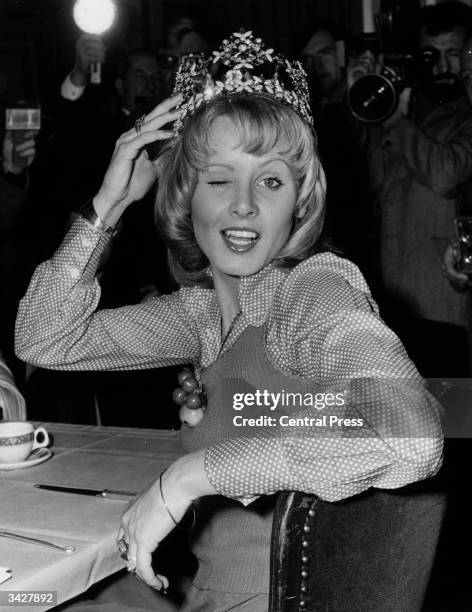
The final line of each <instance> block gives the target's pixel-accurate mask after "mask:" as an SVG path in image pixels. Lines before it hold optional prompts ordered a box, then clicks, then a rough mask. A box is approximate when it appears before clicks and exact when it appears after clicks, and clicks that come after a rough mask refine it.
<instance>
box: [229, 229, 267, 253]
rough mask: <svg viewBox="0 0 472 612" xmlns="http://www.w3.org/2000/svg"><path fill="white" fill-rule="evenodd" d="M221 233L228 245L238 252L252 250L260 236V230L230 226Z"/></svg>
mask: <svg viewBox="0 0 472 612" xmlns="http://www.w3.org/2000/svg"><path fill="white" fill-rule="evenodd" d="M220 233H221V235H222V237H223V240H224V241H225V244H226V246H227V247H228V248H229V249H230V250H231V251H234V252H236V253H245V252H246V251H249V250H251V249H252V248H253V247H254V246H255V245H256V243H257V241H258V240H259V238H260V234H259V233H258V232H256V231H254V230H252V229H246V228H228V229H225V230H222V231H221V232H220Z"/></svg>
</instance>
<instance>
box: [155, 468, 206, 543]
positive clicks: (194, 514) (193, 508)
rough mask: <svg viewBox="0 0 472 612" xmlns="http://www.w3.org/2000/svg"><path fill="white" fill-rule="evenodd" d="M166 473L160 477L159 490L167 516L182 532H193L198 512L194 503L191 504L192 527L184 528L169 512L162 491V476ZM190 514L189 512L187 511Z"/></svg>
mask: <svg viewBox="0 0 472 612" xmlns="http://www.w3.org/2000/svg"><path fill="white" fill-rule="evenodd" d="M165 472H166V470H164V471H163V472H161V474H160V476H159V490H160V492H161V499H162V503H163V504H164V508H165V509H166V510H167V514H168V515H169V516H170V518H171V519H172V522H173V523H174V525H175V526H176V527H178V528H179V529H181V530H182V531H192V529H193V528H194V527H195V523H196V521H197V510H196V508H195V506H194V505H193V502H192V503H191V504H190V507H191V508H192V513H193V514H192V524H191V525H190V527H185V526H182V525H181V524H180V523H181V521H180V522H177V521H176V520H175V518H174V517H173V515H172V512H171V511H170V510H169V508H168V506H167V504H166V500H165V499H164V493H163V491H162V476H163V475H164V473H165ZM187 512H188V510H187Z"/></svg>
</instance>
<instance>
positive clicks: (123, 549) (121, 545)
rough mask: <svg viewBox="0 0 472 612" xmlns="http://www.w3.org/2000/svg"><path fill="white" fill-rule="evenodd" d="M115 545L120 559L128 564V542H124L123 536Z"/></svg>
mask: <svg viewBox="0 0 472 612" xmlns="http://www.w3.org/2000/svg"><path fill="white" fill-rule="evenodd" d="M116 544H117V546H118V552H119V553H120V557H121V558H122V559H123V561H126V562H128V542H127V541H126V540H125V538H124V536H122V537H121V538H120V539H119V540H118V542H117V543H116Z"/></svg>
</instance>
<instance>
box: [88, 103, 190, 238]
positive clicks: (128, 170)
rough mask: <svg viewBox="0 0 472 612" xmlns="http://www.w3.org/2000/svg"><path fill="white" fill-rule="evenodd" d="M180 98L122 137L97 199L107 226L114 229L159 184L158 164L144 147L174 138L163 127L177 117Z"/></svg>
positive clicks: (97, 211)
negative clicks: (154, 185) (153, 186)
mask: <svg viewBox="0 0 472 612" xmlns="http://www.w3.org/2000/svg"><path fill="white" fill-rule="evenodd" d="M180 98H181V96H180V95H177V96H173V97H172V98H168V99H167V100H164V102H162V103H161V104H159V105H158V106H156V108H155V109H153V110H152V111H151V112H150V113H149V114H148V115H146V116H145V117H144V121H143V122H141V124H140V125H141V127H140V128H139V130H138V129H137V127H133V128H132V129H131V130H128V131H127V132H125V133H124V134H122V135H121V136H120V137H119V138H118V140H117V142H116V145H115V150H114V151H113V155H112V158H111V162H110V164H109V166H108V169H107V171H106V174H105V177H104V179H103V182H102V185H101V187H100V189H99V191H98V193H97V195H96V196H95V198H94V200H93V204H94V208H95V211H96V213H97V214H98V216H99V217H100V218H101V219H102V220H103V221H104V222H105V223H106V224H107V225H110V226H112V227H113V226H114V225H115V224H116V223H117V221H118V219H119V218H120V216H121V215H122V214H123V212H124V211H125V209H126V208H127V207H128V206H129V205H130V204H131V203H132V202H135V201H136V200H140V199H141V198H143V197H144V196H145V195H146V193H147V192H148V191H149V189H150V188H151V187H152V185H153V184H154V182H155V181H156V179H157V164H156V162H155V161H151V160H150V159H149V157H148V155H147V153H146V150H145V148H144V147H145V146H146V145H148V144H150V143H152V142H155V141H157V140H169V139H170V138H172V137H173V136H174V132H173V131H172V130H163V129H162V127H163V126H165V125H166V124H167V123H170V122H172V121H174V120H175V119H176V118H177V116H178V113H177V112H176V111H175V107H176V106H177V104H178V103H179V102H180ZM138 121H139V120H138ZM137 124H138V122H137Z"/></svg>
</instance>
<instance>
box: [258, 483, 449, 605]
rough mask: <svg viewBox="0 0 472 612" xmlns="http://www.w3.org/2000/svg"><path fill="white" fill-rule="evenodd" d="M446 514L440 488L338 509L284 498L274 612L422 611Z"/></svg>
mask: <svg viewBox="0 0 472 612" xmlns="http://www.w3.org/2000/svg"><path fill="white" fill-rule="evenodd" d="M445 506H446V502H445V494H444V493H442V492H439V491H438V490H435V489H434V480H432V481H425V482H423V483H419V484H415V485H410V486H408V487H404V488H402V489H398V490H389V491H386V490H374V489H371V490H370V491H368V492H367V493H364V494H362V495H358V496H356V497H353V498H350V499H348V500H345V501H342V502H334V503H329V502H324V501H321V500H320V499H318V498H317V497H316V496H314V495H307V494H305V493H300V492H283V493H280V494H279V497H278V500H277V504H276V509H275V514H274V522H273V528H272V544H271V586H270V604H269V610H270V612H295V611H296V612H299V611H310V612H353V611H355V612H387V611H388V612H416V611H419V610H421V606H422V602H423V599H424V596H425V592H426V589H427V586H428V580H429V576H430V572H431V568H432V565H433V561H434V556H435V551H436V545H437V541H438V538H439V532H440V527H441V522H442V518H443V515H444V511H445Z"/></svg>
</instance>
